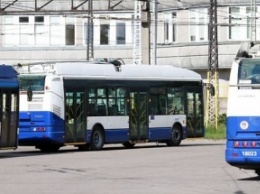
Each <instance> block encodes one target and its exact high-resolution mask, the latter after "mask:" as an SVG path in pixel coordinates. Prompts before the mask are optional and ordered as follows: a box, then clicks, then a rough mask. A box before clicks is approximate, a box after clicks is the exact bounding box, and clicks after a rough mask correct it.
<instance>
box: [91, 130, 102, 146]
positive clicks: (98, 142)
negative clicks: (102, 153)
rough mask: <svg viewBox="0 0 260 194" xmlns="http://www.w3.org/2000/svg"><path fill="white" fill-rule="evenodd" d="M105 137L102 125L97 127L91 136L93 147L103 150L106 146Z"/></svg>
mask: <svg viewBox="0 0 260 194" xmlns="http://www.w3.org/2000/svg"><path fill="white" fill-rule="evenodd" d="M104 142H105V137H104V133H103V130H102V128H101V127H95V128H94V131H93V133H92V138H91V149H92V150H101V149H102V148H103V146H104Z"/></svg>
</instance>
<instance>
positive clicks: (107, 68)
mask: <svg viewBox="0 0 260 194" xmlns="http://www.w3.org/2000/svg"><path fill="white" fill-rule="evenodd" d="M36 66H38V65H36ZM47 66H48V65H47ZM47 66H46V67H47ZM41 67H42V68H41V69H42V71H40V70H39V68H35V69H36V70H35V71H34V70H33V68H31V70H30V73H32V74H40V73H53V74H55V75H61V76H63V77H64V78H65V79H70V78H71V79H83V78H91V79H107V80H154V81H158V80H162V81H163V80H165V81H170V80H177V81H201V80H202V78H201V76H200V74H198V73H196V72H194V71H191V70H188V69H183V68H179V67H173V66H169V65H121V66H120V67H118V68H119V69H118V68H117V67H116V66H114V65H113V64H93V63H87V62H62V63H54V64H52V65H51V67H50V65H49V67H48V68H44V67H43V65H41ZM25 73H26V72H25V71H21V74H25ZM27 73H28V71H27Z"/></svg>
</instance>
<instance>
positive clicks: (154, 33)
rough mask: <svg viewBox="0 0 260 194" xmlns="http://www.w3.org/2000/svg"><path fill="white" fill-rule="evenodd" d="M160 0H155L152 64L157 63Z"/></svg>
mask: <svg viewBox="0 0 260 194" xmlns="http://www.w3.org/2000/svg"><path fill="white" fill-rule="evenodd" d="M157 1H158V0H154V1H153V18H154V19H153V20H154V22H153V49H152V51H153V53H152V65H156V64H157V18H158V13H157V12H158V2H157Z"/></svg>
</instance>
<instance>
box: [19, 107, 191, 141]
mask: <svg viewBox="0 0 260 194" xmlns="http://www.w3.org/2000/svg"><path fill="white" fill-rule="evenodd" d="M19 116H20V118H19V144H20V145H34V144H35V143H39V141H46V142H53V143H60V144H63V143H65V138H64V136H65V132H64V131H65V129H64V127H65V126H64V120H62V119H61V118H59V117H58V116H56V115H55V114H53V113H51V112H48V111H32V112H23V111H21V112H20V115H19ZM37 127H38V128H40V127H45V131H37V130H36V128H37ZM183 132H184V133H183V139H185V138H186V128H184V129H183ZM105 138H106V139H105V141H106V143H121V142H126V141H128V140H129V129H128V128H124V129H107V130H105ZM171 138H172V129H171V127H160V128H159V127H158V128H150V129H149V130H148V133H147V139H148V140H149V141H162V140H167V139H171ZM85 140H86V142H91V130H87V133H86V137H85Z"/></svg>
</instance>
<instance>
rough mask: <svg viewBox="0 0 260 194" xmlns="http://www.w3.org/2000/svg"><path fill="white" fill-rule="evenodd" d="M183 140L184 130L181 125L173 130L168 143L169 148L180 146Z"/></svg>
mask: <svg viewBox="0 0 260 194" xmlns="http://www.w3.org/2000/svg"><path fill="white" fill-rule="evenodd" d="M181 140H182V129H181V126H179V125H174V126H173V128H172V138H171V139H170V140H168V141H167V142H166V144H167V146H178V145H180V143H181Z"/></svg>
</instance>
